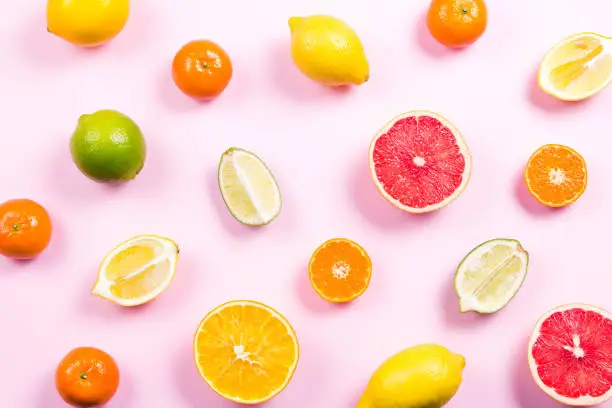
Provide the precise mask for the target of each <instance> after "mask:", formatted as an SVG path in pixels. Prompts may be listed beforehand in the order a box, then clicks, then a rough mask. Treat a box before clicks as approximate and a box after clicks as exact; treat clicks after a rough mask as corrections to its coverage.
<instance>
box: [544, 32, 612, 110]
mask: <svg viewBox="0 0 612 408" xmlns="http://www.w3.org/2000/svg"><path fill="white" fill-rule="evenodd" d="M610 82H612V38H609V37H604V36H603V35H600V34H596V33H579V34H574V35H572V36H569V37H567V38H565V39H564V40H562V41H560V42H558V43H557V44H555V45H554V46H553V47H552V48H551V49H550V50H549V51H548V52H547V53H546V55H545V56H544V59H543V60H542V62H541V63H540V70H539V75H538V83H539V84H540V87H541V88H542V90H543V91H544V92H546V93H548V94H550V95H552V96H555V97H557V98H559V99H561V100H565V101H578V100H581V99H586V98H588V97H589V96H591V95H594V94H596V93H598V92H599V91H601V90H602V89H604V88H605V87H606V86H608V85H609V84H610Z"/></svg>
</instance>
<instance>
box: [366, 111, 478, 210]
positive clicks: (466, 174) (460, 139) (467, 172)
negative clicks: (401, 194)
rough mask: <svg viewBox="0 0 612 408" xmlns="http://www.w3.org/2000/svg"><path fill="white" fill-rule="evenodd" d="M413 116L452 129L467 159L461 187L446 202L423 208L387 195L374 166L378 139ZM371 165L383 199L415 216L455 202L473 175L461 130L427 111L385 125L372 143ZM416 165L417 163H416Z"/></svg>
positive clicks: (400, 116) (404, 116) (409, 114)
mask: <svg viewBox="0 0 612 408" xmlns="http://www.w3.org/2000/svg"><path fill="white" fill-rule="evenodd" d="M413 116H414V117H419V116H429V117H432V118H435V119H437V120H439V121H440V123H442V124H443V125H444V126H446V127H447V128H448V129H450V131H451V132H452V134H453V136H455V140H456V142H457V146H459V151H460V152H461V154H462V155H463V157H464V159H465V169H464V170H463V177H462V180H461V184H460V185H459V187H457V189H456V190H455V191H454V192H453V193H452V194H451V195H450V196H448V197H446V198H445V199H444V200H442V201H440V202H439V203H436V204H432V205H428V206H426V207H423V208H415V207H408V206H406V205H404V204H402V203H401V202H400V201H399V200H396V199H395V198H393V197H392V196H391V195H390V194H389V193H387V192H386V191H385V189H384V188H383V186H382V184H381V183H380V181H379V180H378V176H377V175H376V168H375V164H374V150H375V146H376V141H377V140H378V138H379V137H381V136H382V135H384V134H386V133H387V132H388V131H389V129H391V128H392V127H393V125H394V124H395V123H396V122H397V121H399V120H400V119H403V118H407V117H413ZM416 159H417V158H415V160H416ZM421 159H422V158H421ZM369 163H370V174H371V176H372V179H373V180H374V183H375V184H376V188H377V189H378V191H379V192H380V193H381V194H382V195H383V197H385V199H386V200H387V201H389V202H390V203H391V204H393V205H394V206H395V207H397V208H399V209H401V210H403V211H406V212H409V213H413V214H422V213H427V212H431V211H435V210H437V209H440V208H442V207H445V206H447V205H448V204H450V203H451V202H453V201H454V200H455V199H456V198H457V197H459V195H461V193H462V192H463V190H465V187H466V186H467V184H468V181H469V180H470V176H471V173H472V157H471V155H470V151H469V149H468V147H467V144H466V143H465V140H464V139H463V136H462V135H461V133H460V132H459V130H458V129H457V128H456V127H455V126H454V125H453V124H452V123H450V122H449V121H448V120H446V119H445V118H443V117H442V116H440V115H438V114H436V113H433V112H430V111H425V110H417V111H409V112H406V113H403V114H401V115H398V116H396V117H395V118H393V119H392V120H391V121H390V122H388V123H387V124H386V125H385V127H383V128H382V129H381V130H380V131H379V132H378V133H377V134H376V136H374V139H373V140H372V142H371V143H370V150H369ZM415 164H417V163H416V162H415ZM424 164H425V160H424V159H423V165H424ZM417 165H418V164H417Z"/></svg>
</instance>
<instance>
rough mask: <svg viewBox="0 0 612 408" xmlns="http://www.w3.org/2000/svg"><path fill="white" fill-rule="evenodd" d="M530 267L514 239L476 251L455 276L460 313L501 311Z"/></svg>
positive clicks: (484, 245) (465, 259)
mask: <svg viewBox="0 0 612 408" xmlns="http://www.w3.org/2000/svg"><path fill="white" fill-rule="evenodd" d="M528 263H529V256H528V254H527V252H526V251H525V250H524V249H523V247H522V246H521V244H520V243H519V242H518V241H516V240H513V239H494V240H491V241H487V242H485V243H483V244H480V245H479V246H477V247H476V248H474V249H473V250H472V252H470V253H469V254H468V255H467V256H466V257H465V258H464V259H463V260H462V261H461V264H459V268H457V273H456V274H455V291H456V292H457V296H458V297H459V307H460V310H461V312H469V311H474V312H478V313H494V312H497V311H499V310H500V309H502V308H503V307H504V306H506V305H507V304H508V303H509V302H510V300H512V298H513V297H514V295H516V293H517V292H518V290H519V289H520V287H521V285H522V284H523V281H524V280H525V276H526V275H527V266H528Z"/></svg>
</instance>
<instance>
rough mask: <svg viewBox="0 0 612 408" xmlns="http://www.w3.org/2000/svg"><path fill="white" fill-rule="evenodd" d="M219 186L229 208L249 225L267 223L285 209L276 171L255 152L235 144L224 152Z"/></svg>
mask: <svg viewBox="0 0 612 408" xmlns="http://www.w3.org/2000/svg"><path fill="white" fill-rule="evenodd" d="M219 189H220V190H221V195H222V196H223V201H225V205H226V206H227V209H228V210H229V212H230V213H231V214H232V216H233V217H234V218H236V220H238V221H239V222H241V223H242V224H246V225H253V226H259V225H265V224H268V223H270V222H272V220H274V219H275V218H276V217H277V216H278V215H279V214H280V211H281V207H282V205H281V194H280V190H279V188H278V184H277V183H276V180H275V179H274V176H273V175H272V172H270V170H269V169H268V167H267V166H266V165H265V164H264V162H263V161H262V160H261V159H260V158H259V157H257V156H256V155H255V154H253V153H251V152H248V151H246V150H243V149H239V148H237V147H232V148H231V149H229V150H227V151H226V152H225V153H223V155H222V156H221V161H220V163H219Z"/></svg>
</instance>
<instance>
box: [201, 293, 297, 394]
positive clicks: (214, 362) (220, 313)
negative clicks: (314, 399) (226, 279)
mask: <svg viewBox="0 0 612 408" xmlns="http://www.w3.org/2000/svg"><path fill="white" fill-rule="evenodd" d="M193 348H194V357H195V363H196V366H197V368H198V371H199V373H200V375H201V376H202V378H203V379H204V381H206V383H207V384H208V385H209V386H210V387H211V388H212V389H213V390H214V391H215V392H216V393H217V394H219V395H221V396H222V397H225V398H227V399H228V400H231V401H234V402H237V403H240V404H248V405H252V404H260V403H262V402H265V401H268V400H270V399H272V398H273V397H275V396H276V395H277V394H279V393H280V392H281V391H282V390H283V389H284V388H285V387H286V386H287V384H289V381H291V378H292V377H293V374H294V373H295V369H296V367H297V363H298V359H299V354H300V352H299V345H298V341H297V336H296V335H295V332H294V331H293V328H292V327H291V325H290V324H289V322H288V321H287V319H285V318H284V317H283V316H282V315H281V314H280V313H279V312H277V311H276V310H274V309H272V308H271V307H269V306H266V305H264V304H262V303H259V302H254V301H250V300H241V301H231V302H227V303H225V304H222V305H220V306H217V307H216V308H214V309H213V310H211V311H210V312H208V314H207V315H206V316H205V317H204V319H203V320H202V322H201V323H200V326H199V327H198V330H197V332H196V334H195V339H194V345H193Z"/></svg>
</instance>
